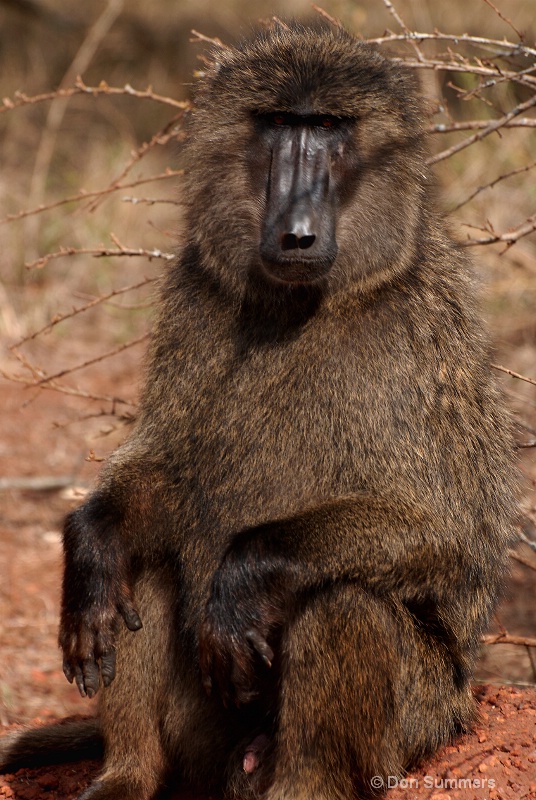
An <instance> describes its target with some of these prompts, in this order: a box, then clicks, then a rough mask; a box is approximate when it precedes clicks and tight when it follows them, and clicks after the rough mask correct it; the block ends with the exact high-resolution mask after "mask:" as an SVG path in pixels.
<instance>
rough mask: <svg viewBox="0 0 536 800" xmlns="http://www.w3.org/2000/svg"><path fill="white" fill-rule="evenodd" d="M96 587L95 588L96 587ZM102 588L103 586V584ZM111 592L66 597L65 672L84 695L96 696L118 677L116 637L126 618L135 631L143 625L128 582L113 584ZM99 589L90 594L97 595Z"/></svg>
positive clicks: (61, 639)
mask: <svg viewBox="0 0 536 800" xmlns="http://www.w3.org/2000/svg"><path fill="white" fill-rule="evenodd" d="M94 588H95V587H93V589H94ZM101 588H102V587H101ZM106 588H107V589H108V591H107V592H105V591H101V592H97V593H96V594H97V597H98V599H93V600H92V601H90V600H89V599H88V595H86V597H85V598H84V600H82V601H81V600H80V599H78V602H76V600H75V602H73V599H74V598H72V597H71V598H70V600H71V602H69V603H67V602H66V601H67V600H68V599H69V598H68V597H67V596H64V608H63V611H62V615H61V624H60V634H59V644H60V647H61V649H62V650H63V672H64V673H65V676H66V678H67V680H68V681H69V682H70V683H72V682H73V680H74V681H76V685H77V686H78V690H79V692H80V694H81V695H82V697H85V696H86V695H87V696H88V697H93V696H94V695H95V694H96V693H97V691H98V689H99V685H100V680H101V679H102V683H103V685H104V686H109V685H110V683H111V682H112V681H113V679H114V678H115V639H116V635H117V630H118V626H119V618H120V617H122V618H123V620H124V622H125V625H126V626H127V628H128V629H129V630H131V631H137V630H139V629H140V628H141V627H142V623H141V620H140V618H139V615H138V612H137V611H136V609H135V607H134V603H133V599H132V593H131V590H130V588H129V587H128V586H127V585H126V584H125V583H122V584H119V585H110V586H108V587H106ZM94 595H95V592H92V593H91V594H89V597H92V596H93V597H94Z"/></svg>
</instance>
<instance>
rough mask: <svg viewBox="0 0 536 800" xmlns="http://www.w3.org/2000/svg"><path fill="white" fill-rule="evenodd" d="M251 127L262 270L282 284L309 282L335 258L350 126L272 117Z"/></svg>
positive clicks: (324, 119) (318, 118)
mask: <svg viewBox="0 0 536 800" xmlns="http://www.w3.org/2000/svg"><path fill="white" fill-rule="evenodd" d="M255 127H256V132H257V142H258V146H257V148H256V153H255V160H254V164H253V165H252V173H253V176H254V178H253V180H254V184H257V185H255V186H254V191H255V192H256V193H257V194H258V195H259V196H260V197H261V199H262V206H263V215H262V223H261V230H260V247H259V252H260V256H261V264H262V269H263V270H264V271H265V273H266V275H267V276H268V277H269V278H271V279H272V280H275V281H280V282H282V283H288V284H293V283H302V284H303V283H311V282H314V281H316V280H317V279H318V278H320V277H322V276H324V275H325V274H327V273H328V272H329V270H330V269H331V266H332V265H333V262H334V260H335V257H336V255H337V236H336V229H337V207H338V198H339V194H340V192H339V184H340V183H341V180H342V179H343V176H344V154H345V145H346V143H347V141H348V139H349V138H350V136H351V131H352V123H351V121H350V120H343V119H341V118H339V117H335V116H333V115H329V114H295V113H288V112H285V111H274V112H271V113H268V114H259V115H257V118H256V120H255ZM261 163H262V166H261V169H260V170H259V165H260V164H261Z"/></svg>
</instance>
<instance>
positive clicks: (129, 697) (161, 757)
mask: <svg viewBox="0 0 536 800" xmlns="http://www.w3.org/2000/svg"><path fill="white" fill-rule="evenodd" d="M169 584H170V580H167V578H166V576H165V575H164V574H163V571H159V574H158V575H150V574H149V575H147V574H146V575H144V576H143V577H142V578H141V579H140V581H139V582H138V584H137V585H136V589H135V591H136V599H137V601H138V602H139V608H140V612H141V614H142V619H143V628H142V629H141V630H139V631H137V632H135V633H132V632H130V631H128V630H126V629H122V628H121V629H120V632H119V636H118V641H117V676H116V678H115V680H114V682H113V683H112V684H111V685H110V686H109V687H108V688H105V689H103V690H102V697H101V706H100V714H101V723H102V732H103V735H104V743H105V759H104V770H103V773H102V775H101V776H100V778H99V779H98V780H96V781H95V783H93V784H92V785H91V786H90V787H89V788H88V789H87V790H86V791H85V792H84V793H83V794H82V795H81V798H80V800H149V798H152V797H153V796H154V795H155V793H156V792H157V790H158V789H159V788H160V787H161V786H162V785H163V782H164V780H165V776H166V772H167V759H166V753H165V748H164V746H163V741H162V735H161V731H162V719H163V717H164V716H165V714H166V710H167V704H168V703H169V702H170V693H171V692H173V691H175V692H180V687H178V686H176V685H175V686H173V687H172V683H173V680H172V676H171V675H170V670H172V663H173V657H172V655H171V653H172V652H173V651H174V648H176V643H175V641H174V629H175V628H176V624H177V621H176V619H175V614H174V613H173V609H174V607H175V604H174V602H173V598H172V596H171V585H169ZM177 725H180V720H177Z"/></svg>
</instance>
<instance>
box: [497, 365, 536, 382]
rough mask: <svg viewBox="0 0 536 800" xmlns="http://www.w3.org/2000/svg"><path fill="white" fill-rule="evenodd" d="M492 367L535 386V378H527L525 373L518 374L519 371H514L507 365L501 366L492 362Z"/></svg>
mask: <svg viewBox="0 0 536 800" xmlns="http://www.w3.org/2000/svg"><path fill="white" fill-rule="evenodd" d="M491 366H492V367H493V369H498V370H499V371H500V372H505V373H506V374H507V375H511V377H512V378H518V379H519V380H520V381H525V382H526V383H532V385H533V386H536V380H534V379H533V378H527V377H526V376H525V375H520V374H519V372H514V371H513V370H511V369H508V367H501V365H500V364H492V365H491Z"/></svg>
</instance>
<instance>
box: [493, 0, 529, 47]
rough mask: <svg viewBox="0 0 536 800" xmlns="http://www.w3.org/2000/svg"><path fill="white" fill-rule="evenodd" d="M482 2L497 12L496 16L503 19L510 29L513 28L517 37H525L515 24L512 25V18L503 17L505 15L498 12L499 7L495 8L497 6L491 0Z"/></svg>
mask: <svg viewBox="0 0 536 800" xmlns="http://www.w3.org/2000/svg"><path fill="white" fill-rule="evenodd" d="M484 2H485V3H486V4H487V5H488V6H489V7H490V8H492V9H493V10H494V11H495V13H496V14H497V16H498V17H500V18H501V19H502V20H503V22H506V24H507V25H509V26H510V27H511V28H512V30H513V31H514V32H515V33H517V35H518V36H519V38H520V39H521V41H523V39H524V38H525V37H524V36H523V34H522V33H521V32H520V31H518V29H517V28H516V26H515V25H514V23H513V22H512V20H511V19H508V17H505V16H504V14H501V12H500V11H499V9H498V8H497V6H495V5H494V4H493V3H492V2H491V0H484Z"/></svg>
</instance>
